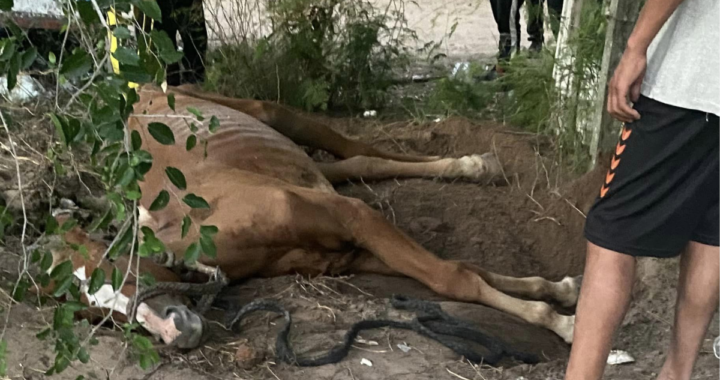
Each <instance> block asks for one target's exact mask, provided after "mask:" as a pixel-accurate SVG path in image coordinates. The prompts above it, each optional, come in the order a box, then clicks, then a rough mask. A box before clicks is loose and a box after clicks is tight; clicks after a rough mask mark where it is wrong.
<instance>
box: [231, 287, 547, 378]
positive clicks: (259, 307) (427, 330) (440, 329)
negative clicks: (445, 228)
mask: <svg viewBox="0 0 720 380" xmlns="http://www.w3.org/2000/svg"><path fill="white" fill-rule="evenodd" d="M390 303H391V305H392V306H393V307H394V308H396V309H400V310H408V311H414V312H416V313H418V312H419V313H423V315H421V316H417V317H416V318H415V319H413V320H412V321H410V322H399V321H391V320H384V319H378V320H364V321H360V322H358V323H356V324H354V325H353V326H352V327H351V328H350V329H349V330H348V331H347V332H346V333H345V337H344V338H343V342H342V343H340V344H338V345H336V346H335V347H333V348H332V349H330V351H328V352H327V353H326V354H324V355H320V356H317V357H312V358H298V357H297V356H296V355H295V352H294V351H293V349H292V348H291V347H290V342H289V335H290V326H291V325H292V316H291V315H290V313H289V312H288V311H287V310H285V309H284V308H283V307H282V306H281V305H280V304H279V303H278V302H276V301H272V300H264V299H260V300H255V301H252V302H250V303H248V304H247V305H245V306H244V307H243V308H242V309H240V310H239V311H238V312H236V313H235V314H234V315H233V316H232V317H231V318H230V319H229V320H228V323H227V326H226V327H227V328H229V329H230V328H232V327H233V326H235V324H237V323H238V322H239V321H240V320H242V319H243V318H244V317H246V316H247V315H249V314H250V313H252V312H255V311H270V312H274V313H278V314H281V315H282V316H283V319H284V323H283V325H282V327H281V328H280V331H279V332H278V336H277V340H276V341H275V351H276V355H277V358H278V359H279V360H282V361H284V362H286V363H289V364H294V365H297V366H300V367H315V366H321V365H325V364H334V363H337V362H339V361H341V360H342V359H344V358H345V357H346V356H347V355H348V353H349V351H350V347H351V345H352V344H353V342H355V338H356V337H357V335H358V334H359V333H360V331H363V330H370V329H377V328H381V327H392V328H397V329H403V330H412V331H415V332H416V333H418V334H421V335H424V336H426V337H428V338H430V339H433V340H435V341H437V342H439V343H441V344H442V345H444V346H446V347H448V348H450V349H451V350H453V351H455V353H457V354H459V355H461V356H464V357H465V358H467V359H468V360H470V361H472V362H475V363H480V362H483V363H487V364H489V365H495V364H497V363H498V362H499V361H500V360H501V359H502V358H503V357H505V356H510V357H513V358H515V359H517V360H520V361H522V362H524V363H528V364H535V363H537V362H538V358H537V357H536V356H535V355H532V354H529V353H524V352H518V351H515V350H513V349H511V348H509V347H508V346H507V345H506V344H505V343H504V342H502V341H500V340H498V339H496V338H492V337H489V336H487V335H485V334H484V333H482V332H480V331H478V330H476V329H474V328H473V327H472V326H471V325H470V324H469V323H468V322H466V321H463V320H460V319H456V318H453V317H451V316H449V315H448V314H447V313H445V312H444V311H443V310H442V309H441V308H440V305H438V304H436V303H433V302H429V301H422V300H416V299H411V298H407V297H403V296H394V297H393V298H392V299H391V301H390ZM458 339H460V340H465V341H466V342H458ZM468 341H469V342H468ZM470 342H472V343H475V344H480V345H482V346H484V347H485V348H486V349H487V350H488V352H489V353H488V354H485V355H482V354H480V353H478V352H477V351H475V350H473V349H472V347H471V344H472V343H470Z"/></svg>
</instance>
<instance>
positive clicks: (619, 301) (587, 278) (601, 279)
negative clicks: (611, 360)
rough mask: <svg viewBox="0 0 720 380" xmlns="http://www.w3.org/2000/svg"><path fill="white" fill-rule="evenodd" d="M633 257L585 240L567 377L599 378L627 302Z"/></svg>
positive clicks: (573, 378)
mask: <svg viewBox="0 0 720 380" xmlns="http://www.w3.org/2000/svg"><path fill="white" fill-rule="evenodd" d="M634 279H635V258H634V257H632V256H628V255H624V254H622V253H617V252H613V251H610V250H607V249H604V248H600V247H598V246H597V245H594V244H592V243H588V251H587V260H586V263H585V274H584V277H583V284H582V288H581V289H580V299H579V300H578V307H577V313H576V314H575V332H574V336H573V345H572V350H571V352H570V363H569V364H568V368H567V372H566V373H565V379H566V380H598V379H600V378H602V375H603V372H604V371H605V364H606V362H607V357H608V354H609V353H610V346H611V344H612V341H613V336H614V335H615V331H616V330H617V328H618V326H619V325H620V323H621V322H622V320H623V317H624V316H625V312H626V311H627V307H628V305H629V304H630V294H631V291H632V287H633V281H634Z"/></svg>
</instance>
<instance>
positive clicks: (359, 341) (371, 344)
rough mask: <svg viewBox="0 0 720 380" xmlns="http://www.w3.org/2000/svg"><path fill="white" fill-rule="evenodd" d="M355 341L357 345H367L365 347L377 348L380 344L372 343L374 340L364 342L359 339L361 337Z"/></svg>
mask: <svg viewBox="0 0 720 380" xmlns="http://www.w3.org/2000/svg"><path fill="white" fill-rule="evenodd" d="M355 341H356V342H358V343H360V344H364V345H367V346H379V345H380V343H378V342H376V341H374V340H365V339H363V338H361V337H357V338H355Z"/></svg>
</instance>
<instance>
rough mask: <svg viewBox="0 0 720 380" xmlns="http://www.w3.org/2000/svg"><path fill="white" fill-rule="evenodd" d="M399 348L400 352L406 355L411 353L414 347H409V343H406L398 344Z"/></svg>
mask: <svg viewBox="0 0 720 380" xmlns="http://www.w3.org/2000/svg"><path fill="white" fill-rule="evenodd" d="M397 348H399V349H400V351H402V352H404V353H406V354H407V353H408V352H410V350H412V347H410V346H408V345H407V343H405V342H402V343H398V344H397Z"/></svg>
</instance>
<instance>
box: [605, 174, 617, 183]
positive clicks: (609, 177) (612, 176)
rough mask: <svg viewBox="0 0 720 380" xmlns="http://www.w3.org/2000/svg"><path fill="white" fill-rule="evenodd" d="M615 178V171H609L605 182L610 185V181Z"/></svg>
mask: <svg viewBox="0 0 720 380" xmlns="http://www.w3.org/2000/svg"><path fill="white" fill-rule="evenodd" d="M613 178H615V173H613V172H611V171H608V173H607V175H606V176H605V184H607V185H609V184H610V182H612V180H613Z"/></svg>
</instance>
